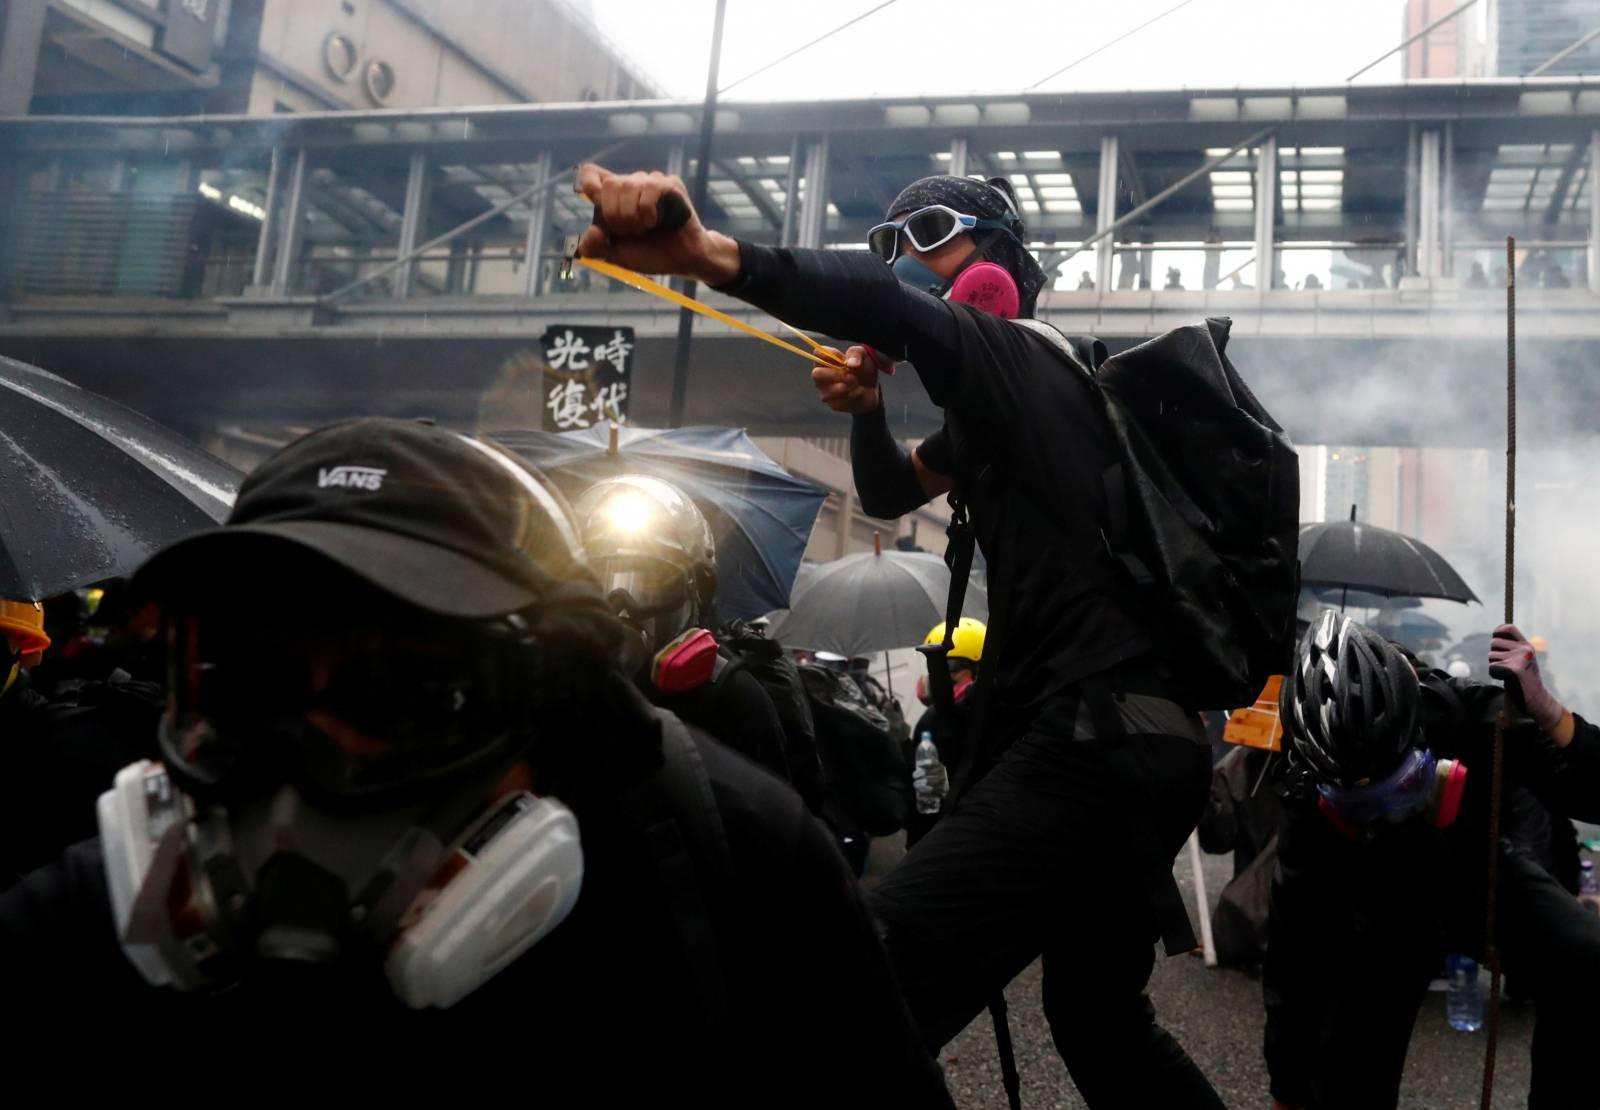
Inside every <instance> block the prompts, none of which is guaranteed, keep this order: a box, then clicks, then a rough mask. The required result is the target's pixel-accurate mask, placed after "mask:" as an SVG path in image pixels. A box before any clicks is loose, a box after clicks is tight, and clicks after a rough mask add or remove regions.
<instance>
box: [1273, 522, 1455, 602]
mask: <svg viewBox="0 0 1600 1110" xmlns="http://www.w3.org/2000/svg"><path fill="white" fill-rule="evenodd" d="M1350 517H1351V519H1349V520H1341V521H1337V522H1335V523H1332V524H1302V525H1301V526H1300V581H1301V582H1302V583H1303V584H1305V585H1307V586H1338V587H1341V588H1342V589H1346V590H1350V591H1352V592H1354V591H1357V590H1361V591H1365V592H1367V593H1373V594H1379V595H1382V596H1384V597H1442V598H1445V599H1447V600H1450V601H1462V602H1465V601H1477V600H1478V595H1477V594H1475V593H1473V592H1472V590H1471V588H1470V587H1469V586H1468V585H1467V584H1466V582H1465V581H1463V580H1462V578H1461V575H1459V574H1457V573H1456V571H1455V568H1454V567H1452V566H1451V565H1450V564H1449V563H1447V562H1445V560H1444V558H1443V557H1442V556H1441V555H1440V554H1439V553H1438V552H1437V551H1435V550H1433V548H1431V547H1429V546H1428V545H1427V544H1425V543H1423V542H1422V541H1421V540H1415V539H1412V538H1411V537H1410V536H1404V535H1401V534H1400V533H1399V532H1391V531H1389V530H1388V529H1387V528H1376V527H1374V526H1373V525H1371V524H1362V523H1360V522H1358V521H1357V520H1356V519H1355V512H1354V510H1352V511H1351V513H1350Z"/></svg>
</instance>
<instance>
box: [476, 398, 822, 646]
mask: <svg viewBox="0 0 1600 1110" xmlns="http://www.w3.org/2000/svg"><path fill="white" fill-rule="evenodd" d="M494 438H495V441H496V442H498V443H502V444H504V445H505V446H506V447H508V448H510V449H511V450H512V451H515V452H516V453H517V454H518V455H520V456H521V457H522V458H524V459H526V460H528V462H530V463H533V464H534V465H535V466H537V467H538V468H539V469H540V470H542V471H543V472H544V473H546V474H548V475H549V476H550V478H551V480H552V481H554V482H555V483H556V484H557V485H558V486H560V487H561V491H562V492H563V493H565V494H566V495H567V496H568V497H572V498H575V497H577V496H578V494H580V493H582V492H583V491H584V490H585V489H587V488H588V487H589V486H590V485H592V484H594V483H595V482H598V481H600V480H601V479H602V478H611V477H615V476H616V475H619V474H648V475H651V476H652V477H655V478H660V479H661V480H662V481H665V482H671V483H672V484H673V485H675V486H677V487H678V488H679V489H681V490H683V492H684V493H686V494H688V495H689V498H690V499H691V500H693V501H694V503H695V504H696V505H698V506H699V508H700V511H701V512H703V513H705V514H706V519H707V520H708V521H709V522H710V524H711V532H712V536H713V537H714V538H715V539H716V541H717V596H716V605H717V612H718V614H719V615H721V616H722V617H724V618H732V617H741V618H745V619H748V618H751V617H757V616H760V615H761V614H762V613H766V612H770V611H771V610H773V609H779V608H782V607H783V606H785V605H787V604H788V603H789V594H790V590H791V588H792V587H793V586H794V576H795V572H796V571H797V570H799V569H800V560H801V559H802V558H804V556H805V550H806V544H807V543H808V542H809V541H810V539H811V529H812V528H813V527H814V526H815V525H816V522H817V514H818V513H819V512H821V511H822V503H823V501H824V500H826V498H827V492H826V491H824V490H822V489H820V488H819V487H817V486H814V485H812V484H811V483H810V482H806V481H802V480H801V479H799V478H796V477H795V476H794V475H792V474H790V473H789V472H788V471H787V470H785V469H783V467H781V466H779V465H778V464H777V463H775V462H773V461H772V459H771V458H769V457H768V456H767V454H766V453H765V452H764V451H762V450H761V449H760V448H759V447H757V446H756V445H755V444H754V443H752V442H751V441H750V437H749V436H747V435H745V433H744V432H743V431H741V430H740V429H738V428H710V427H702V428H670V429H654V428H635V427H632V426H627V427H622V428H619V429H617V438H616V440H615V442H613V441H612V439H611V434H610V431H609V430H608V429H607V428H605V427H602V426H599V425H596V426H595V427H593V428H586V429H583V430H582V431H574V432H559V433H557V432H495V433H494Z"/></svg>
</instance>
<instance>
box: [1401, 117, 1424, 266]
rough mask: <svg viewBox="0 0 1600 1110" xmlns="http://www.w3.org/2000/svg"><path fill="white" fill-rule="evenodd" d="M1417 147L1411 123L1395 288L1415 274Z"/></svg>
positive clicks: (1418, 174) (1419, 190)
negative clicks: (1403, 227)
mask: <svg viewBox="0 0 1600 1110" xmlns="http://www.w3.org/2000/svg"><path fill="white" fill-rule="evenodd" d="M1419 145H1420V144H1419V143H1418V141H1417V125H1416V124H1414V123H1413V124H1412V125H1411V129H1410V133H1409V135H1408V136H1407V138H1406V232H1405V247H1404V248H1403V250H1402V252H1401V256H1400V257H1401V262H1400V266H1401V273H1398V274H1396V275H1395V285H1396V286H1397V287H1398V286H1399V284H1400V278H1401V277H1402V276H1404V275H1405V274H1414V273H1416V272H1417V200H1418V194H1419V193H1420V192H1421V188H1420V185H1421V170H1420V168H1419V167H1418V165H1417V162H1418V150H1417V148H1418V146H1419Z"/></svg>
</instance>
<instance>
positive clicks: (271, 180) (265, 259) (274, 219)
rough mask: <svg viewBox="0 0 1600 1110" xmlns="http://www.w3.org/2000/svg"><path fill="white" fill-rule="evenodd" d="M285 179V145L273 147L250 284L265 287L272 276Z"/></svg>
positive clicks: (259, 287)
mask: <svg viewBox="0 0 1600 1110" xmlns="http://www.w3.org/2000/svg"><path fill="white" fill-rule="evenodd" d="M282 181H283V147H281V146H275V147H273V148H272V166H271V168H270V169H268V170H267V195H266V197H264V198H263V200H262V204H261V210H262V216H261V230H260V232H258V233H257V235H256V260H255V265H254V266H253V267H252V268H251V270H250V284H251V285H252V286H254V287H255V288H257V289H261V288H265V287H266V284H267V281H268V279H269V278H270V277H271V276H272V250H273V248H274V247H275V246H276V245H277V242H278V240H277V235H278V204H279V202H280V201H281V199H282V198H281V197H279V195H278V192H279V188H280V186H281V184H282Z"/></svg>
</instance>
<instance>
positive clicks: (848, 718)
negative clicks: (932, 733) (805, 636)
mask: <svg viewBox="0 0 1600 1110" xmlns="http://www.w3.org/2000/svg"><path fill="white" fill-rule="evenodd" d="M799 670H800V679H801V681H802V682H804V683H805V690H806V696H807V698H808V700H809V701H810V703H811V716H812V719H813V720H814V721H815V722H816V726H817V746H818V750H819V751H820V753H821V755H822V771H823V777H824V780H825V781H826V783H827V803H828V805H827V808H828V809H829V810H833V811H836V812H837V813H838V815H839V816H842V817H843V818H844V819H845V821H847V822H848V823H850V824H853V825H855V826H856V827H858V828H860V829H861V830H862V831H863V832H865V833H867V834H868V835H870V836H888V835H890V834H891V833H894V832H897V831H899V830H900V829H903V828H905V826H906V823H907V822H908V821H909V820H910V819H911V809H912V804H913V803H912V796H911V776H910V774H909V773H908V772H907V770H906V764H905V757H904V754H903V753H902V751H901V747H900V744H899V742H898V741H896V740H895V738H894V736H893V734H892V733H891V732H890V729H889V719H888V718H887V717H885V716H884V715H883V714H882V713H880V712H879V711H878V710H877V709H874V708H873V707H872V706H871V705H869V704H868V703H867V700H866V698H865V697H864V696H863V695H862V693H861V690H860V688H859V687H858V686H856V684H855V682H854V681H853V680H852V679H850V678H849V677H848V676H847V675H841V674H838V673H837V672H835V671H831V670H829V669H827V668H825V667H817V666H803V667H801V668H800V669H799Z"/></svg>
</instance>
